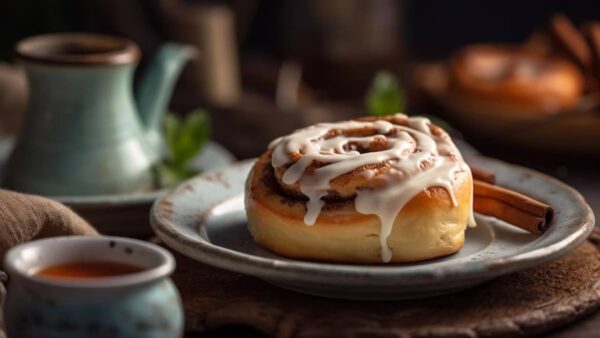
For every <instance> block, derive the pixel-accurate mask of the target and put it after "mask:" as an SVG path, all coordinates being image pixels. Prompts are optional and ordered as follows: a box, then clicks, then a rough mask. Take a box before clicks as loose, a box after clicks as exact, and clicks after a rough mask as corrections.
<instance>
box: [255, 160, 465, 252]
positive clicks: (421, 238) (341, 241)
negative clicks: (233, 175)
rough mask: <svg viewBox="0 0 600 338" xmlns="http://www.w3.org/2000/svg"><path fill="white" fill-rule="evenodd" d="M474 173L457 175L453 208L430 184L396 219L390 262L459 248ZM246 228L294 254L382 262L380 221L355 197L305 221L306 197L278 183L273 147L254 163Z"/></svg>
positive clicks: (443, 193) (261, 240)
mask: <svg viewBox="0 0 600 338" xmlns="http://www.w3.org/2000/svg"><path fill="white" fill-rule="evenodd" d="M471 189H472V183H471V177H470V174H469V173H468V172H460V173H458V177H457V179H456V181H455V182H454V185H453V192H454V195H455V197H456V200H457V202H458V205H457V206H453V205H452V202H451V199H450V196H449V194H448V192H447V191H446V190H444V189H443V188H438V187H433V188H429V189H427V190H425V191H423V192H421V193H419V194H418V195H416V196H415V197H414V198H413V199H412V200H411V201H410V202H408V203H407V204H406V205H405V206H404V208H403V209H402V210H401V212H400V213H399V214H398V216H397V217H396V220H395V223H394V226H393V229H392V233H391V235H390V236H389V237H388V240H387V243H388V246H389V248H390V249H391V250H392V253H393V254H392V260H391V262H395V263H401V262H415V261H421V260H426V259H431V258H436V257H440V256H445V255H449V254H452V253H455V252H457V251H458V250H460V249H461V248H462V246H463V243H464V231H465V228H466V226H467V219H468V217H469V213H470V211H471ZM246 212H247V216H248V227H249V230H250V232H251V233H252V236H253V237H254V240H255V241H256V242H257V243H259V244H260V245H262V246H264V247H266V248H268V249H270V250H272V251H273V252H275V253H277V254H280V255H283V256H287V257H292V258H303V259H311V260H322V261H336V262H347V263H381V262H382V257H381V245H380V242H379V235H380V231H381V227H380V222H379V219H378V217H377V216H375V215H364V214H361V213H358V212H357V211H356V210H355V208H354V201H353V199H346V200H339V201H336V200H331V201H328V202H327V203H326V204H325V206H324V208H323V209H322V210H321V213H320V215H319V217H318V219H317V221H316V223H315V224H314V225H312V226H308V225H306V224H305V223H304V214H305V212H306V209H305V200H304V199H302V198H298V197H297V196H290V195H288V194H286V192H284V191H283V190H282V189H281V187H280V186H279V184H278V182H277V180H276V178H275V175H274V169H273V167H272V166H271V150H267V151H266V152H265V153H263V154H262V155H261V156H260V158H259V159H258V161H257V162H256V163H255V165H254V167H253V169H252V171H251V173H250V175H249V177H248V180H247V182H246Z"/></svg>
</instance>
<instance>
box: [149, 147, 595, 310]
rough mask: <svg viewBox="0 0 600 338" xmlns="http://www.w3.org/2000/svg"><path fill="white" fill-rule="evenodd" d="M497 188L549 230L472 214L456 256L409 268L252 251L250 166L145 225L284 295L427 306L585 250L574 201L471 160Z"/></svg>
mask: <svg viewBox="0 0 600 338" xmlns="http://www.w3.org/2000/svg"><path fill="white" fill-rule="evenodd" d="M470 162H471V163H473V164H475V165H477V166H479V167H482V168H485V169H489V170H491V171H493V172H495V173H496V177H497V181H498V184H499V185H502V186H506V187H508V188H511V189H514V190H517V191H520V192H522V193H525V194H527V195H529V196H532V197H534V198H537V199H539V200H542V201H545V202H546V203H548V204H550V205H552V206H553V207H554V209H555V217H554V220H553V221H552V224H551V225H550V227H549V229H548V231H546V233H544V234H543V235H542V236H539V237H538V236H534V235H531V234H529V233H526V232H525V231H523V230H520V229H518V228H515V227H513V226H511V225H509V224H506V223H504V222H501V221H498V220H496V219H493V218H490V217H485V216H481V215H476V219H477V223H478V226H477V227H476V228H472V229H468V230H467V233H466V242H465V246H464V248H463V249H462V250H461V251H460V252H459V253H457V254H454V255H451V256H448V257H445V258H440V259H435V260H429V261H425V262H420V263H415V264H402V265H388V264H382V265H352V264H333V263H321V262H311V261H302V260H295V259H289V258H285V257H281V256H278V255H276V254H273V253H271V252H269V251H268V250H265V249H264V248H262V247H260V246H258V245H257V244H255V243H254V241H253V240H252V237H251V235H250V233H249V232H248V230H247V229H246V215H245V211H244V201H243V191H244V181H245V180H246V176H247V175H248V172H249V170H250V168H251V166H252V163H253V162H252V161H246V162H240V163H237V164H235V165H231V166H228V167H226V168H223V169H219V170H215V171H211V172H207V173H206V174H203V175H200V176H198V177H196V178H193V179H191V180H189V181H187V182H185V183H183V184H181V185H180V186H179V187H178V188H176V189H175V190H173V191H171V192H169V193H168V194H166V195H164V196H163V197H161V198H160V199H158V200H157V201H156V202H155V204H154V206H153V209H152V214H151V223H152V227H153V229H154V231H155V232H156V234H157V235H158V236H159V237H160V238H161V239H162V240H163V241H164V242H165V243H166V244H167V245H169V246H170V247H172V248H173V249H175V250H177V251H179V252H181V253H182V254H184V255H187V256H189V257H191V258H193V259H196V260H198V261H200V262H203V263H206V264H210V265H214V266H216V267H219V268H222V269H227V270H231V271H235V272H239V273H244V274H248V275H252V276H256V277H259V278H262V279H264V280H266V281H268V282H270V283H273V284H275V285H278V286H281V287H283V288H286V289H290V290H294V291H298V292H303V293H307V294H312V295H319V296H325V297H333V298H345V299H361V300H392V299H407V298H420V297H429V296H434V295H438V294H443V293H448V292H453V291H457V290H460V289H464V288H467V287H471V286H474V285H477V284H480V283H482V282H485V281H488V280H490V279H492V278H495V277H498V276H500V275H503V274H508V273H511V272H516V271H519V270H523V269H527V268H530V267H533V266H536V265H539V264H543V263H546V262H548V261H551V260H554V259H557V258H559V257H561V256H563V255H565V254H566V253H568V252H569V251H571V250H573V249H574V248H575V247H577V245H579V244H580V243H582V242H583V241H584V240H585V238H586V237H587V236H588V235H589V234H590V232H591V231H592V229H593V226H594V215H593V213H592V211H591V209H590V207H589V206H588V205H587V204H586V203H585V200H584V199H583V197H581V195H580V194H579V193H578V192H577V191H575V190H574V189H572V188H571V187H569V186H567V185H566V184H564V183H562V182H560V181H558V180H556V179H553V178H551V177H549V176H546V175H543V174H540V173H538V172H535V171H533V170H529V169H526V168H522V167H518V166H514V165H510V164H507V163H503V162H500V161H497V160H492V159H488V158H483V157H475V158H473V159H471V160H470Z"/></svg>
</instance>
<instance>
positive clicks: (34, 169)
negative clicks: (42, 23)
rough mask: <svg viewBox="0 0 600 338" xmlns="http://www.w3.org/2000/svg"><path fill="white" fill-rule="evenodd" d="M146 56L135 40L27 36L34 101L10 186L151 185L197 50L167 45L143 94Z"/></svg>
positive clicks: (55, 189)
mask: <svg viewBox="0 0 600 338" xmlns="http://www.w3.org/2000/svg"><path fill="white" fill-rule="evenodd" d="M139 54H140V53H139V49H138V47H137V46H136V45H135V44H134V43H133V42H131V41H128V40H125V39H120V38H115V37H109V36H103V35H94V34H73V33H71V34H69V33H64V34H52V35H45V36H38V37H33V38H29V39H26V40H24V41H22V42H20V43H19V44H18V45H17V48H16V55H17V59H19V61H21V62H22V63H23V66H24V69H25V72H26V74H27V80H28V83H29V94H30V95H29V107H28V111H27V114H26V120H25V126H24V128H23V131H22V133H21V135H20V138H19V140H18V142H17V145H16V147H15V150H14V152H13V154H12V156H11V158H10V160H9V162H8V164H7V165H6V168H5V172H4V178H3V180H4V185H5V186H8V187H10V188H12V189H14V190H17V191H23V192H30V193H36V194H41V195H46V196H48V195H52V196H82V195H99V194H115V193H126V192H134V191H147V190H150V189H151V188H152V187H153V183H154V178H153V175H152V166H153V164H154V162H155V161H156V160H157V159H158V158H159V157H160V154H161V148H160V147H161V146H162V144H161V142H160V140H161V139H160V135H159V134H160V133H159V128H160V127H161V124H160V121H161V117H162V115H163V113H164V112H165V111H166V109H167V104H168V102H169V98H170V96H171V91H172V88H173V86H174V84H175V81H176V79H177V77H178V75H179V73H180V70H181V69H182V67H183V64H184V62H185V61H186V60H187V59H188V58H189V57H190V48H189V47H187V46H184V45H179V44H173V43H170V44H166V45H165V46H163V47H162V48H161V49H160V50H159V52H158V54H157V56H156V57H155V58H154V60H153V61H152V62H151V63H150V64H149V65H148V71H147V72H146V74H144V76H143V77H142V78H141V83H140V88H139V90H138V94H139V95H138V97H137V100H135V99H134V96H133V74H134V70H135V68H136V65H137V62H138V59H139Z"/></svg>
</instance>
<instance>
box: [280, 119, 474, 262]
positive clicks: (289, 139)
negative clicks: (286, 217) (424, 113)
mask: <svg viewBox="0 0 600 338" xmlns="http://www.w3.org/2000/svg"><path fill="white" fill-rule="evenodd" d="M396 117H401V118H406V119H408V126H402V125H395V124H392V123H390V122H388V121H384V120H376V121H373V122H363V121H344V122H339V123H321V124H317V125H314V126H311V127H307V128H304V129H300V130H297V131H296V132H294V133H293V134H291V135H289V136H286V137H282V138H279V139H277V140H275V141H273V142H272V143H271V145H270V146H269V147H270V148H271V149H273V154H272V158H271V164H272V165H273V167H275V168H277V167H281V166H284V165H287V164H288V163H290V162H292V161H291V159H290V154H291V153H300V154H301V155H302V157H301V158H300V159H299V160H298V161H296V162H295V163H292V165H291V166H290V167H289V168H288V169H287V170H286V171H285V173H284V174H283V176H282V181H283V183H285V184H288V185H290V184H295V183H298V184H299V187H300V191H301V192H302V193H303V194H304V195H305V196H306V197H308V202H307V203H306V214H305V216H304V223H305V224H306V225H313V224H315V222H316V220H317V218H318V216H319V214H320V212H321V209H322V207H323V205H324V204H325V202H324V201H323V200H322V198H323V197H324V196H326V195H327V194H328V190H329V189H330V182H331V180H333V179H335V178H336V177H338V176H340V175H343V174H345V173H348V172H351V171H353V170H354V169H356V168H359V167H363V166H365V165H369V164H375V163H382V162H387V163H389V165H390V166H391V169H390V170H389V171H388V172H387V173H385V174H384V175H380V176H378V178H381V179H385V180H388V181H390V184H388V185H386V186H384V187H382V188H377V189H371V190H366V189H365V190H359V191H357V193H356V198H355V201H354V206H355V209H356V210H357V211H358V212H360V213H362V214H374V215H376V216H378V218H379V220H380V223H381V233H380V242H381V257H382V261H384V262H389V261H390V260H391V258H392V252H391V251H390V249H389V247H388V245H387V238H388V237H389V235H390V233H391V231H392V227H393V224H394V221H395V219H396V216H397V215H398V213H399V212H400V211H401V210H402V208H403V207H404V205H406V203H408V202H409V201H410V200H411V199H412V198H413V197H414V196H416V195H417V194H419V193H420V192H421V191H424V190H426V189H428V188H430V187H441V188H443V189H445V190H446V191H447V192H448V195H449V196H450V199H451V202H452V204H453V205H454V206H456V205H457V201H456V198H455V196H454V193H453V189H452V186H453V182H454V180H455V175H456V173H457V172H460V171H467V172H468V173H469V174H470V170H469V167H468V166H467V165H466V164H465V163H464V161H463V160H462V158H461V157H460V153H459V152H458V149H456V147H455V146H454V144H453V143H452V141H451V140H450V138H449V137H447V136H446V137H436V138H434V137H433V136H432V135H431V132H430V128H429V125H430V122H429V120H428V119H426V118H419V117H413V118H407V117H406V116H405V115H402V114H398V115H397V116H396ZM360 128H371V129H374V130H375V131H376V132H377V133H376V134H375V135H372V136H362V137H345V136H339V135H338V136H333V137H330V138H326V137H325V136H326V135H327V134H328V133H329V132H330V131H332V130H337V131H341V132H343V131H344V130H352V129H360ZM376 141H378V142H382V141H383V142H385V147H384V150H381V151H373V152H366V153H360V152H358V151H356V149H353V147H352V146H350V145H358V146H361V147H365V148H366V147H368V146H369V145H370V144H371V143H372V142H376ZM441 154H445V155H441ZM449 154H452V156H453V157H454V159H451V156H449ZM313 161H319V162H322V163H326V165H325V166H322V167H319V168H317V169H315V170H314V172H313V173H312V174H311V175H304V172H305V170H306V168H308V167H309V166H310V165H311V164H312V163H313ZM365 175H367V177H372V176H373V175H374V174H373V173H372V172H369V171H367V172H365ZM471 190H472V189H471ZM472 199H473V194H472V191H471V205H472ZM468 223H469V225H470V226H474V225H475V221H474V218H473V211H472V210H471V212H470V215H469V220H468Z"/></svg>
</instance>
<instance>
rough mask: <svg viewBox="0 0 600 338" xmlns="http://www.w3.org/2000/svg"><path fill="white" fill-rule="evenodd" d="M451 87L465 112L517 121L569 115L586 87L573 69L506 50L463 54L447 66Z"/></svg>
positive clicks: (475, 49) (484, 48) (473, 49)
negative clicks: (499, 115) (510, 117)
mask: <svg viewBox="0 0 600 338" xmlns="http://www.w3.org/2000/svg"><path fill="white" fill-rule="evenodd" d="M448 81H449V83H448V91H449V93H450V94H451V95H452V96H453V97H454V99H455V100H457V101H458V102H457V103H459V104H460V105H461V107H462V109H465V110H472V111H481V112H488V113H504V114H507V113H510V114H518V115H522V114H527V115H530V114H531V115H537V114H556V113H559V112H568V111H570V110H572V109H573V108H574V107H575V106H576V105H577V103H578V101H579V99H580V98H581V95H582V94H583V87H584V81H583V76H582V74H581V73H580V71H579V70H578V69H577V67H575V66H574V65H573V64H572V63H570V62H568V61H566V60H564V59H560V58H550V57H542V56H538V55H533V54H530V53H527V52H526V51H524V50H523V49H521V48H519V47H517V46H505V45H472V46H468V47H466V48H464V49H462V50H460V51H459V52H458V53H456V54H455V55H454V56H453V57H452V58H451V59H450V61H449V63H448Z"/></svg>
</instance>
